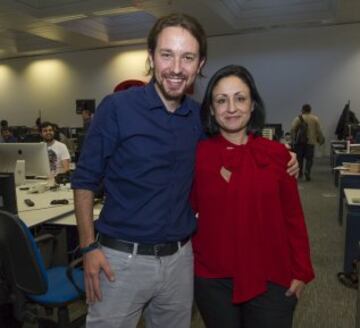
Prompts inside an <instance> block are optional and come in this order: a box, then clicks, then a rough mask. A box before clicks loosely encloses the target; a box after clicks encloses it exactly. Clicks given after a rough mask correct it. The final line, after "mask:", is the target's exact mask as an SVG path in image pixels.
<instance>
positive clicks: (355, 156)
mask: <svg viewBox="0 0 360 328" xmlns="http://www.w3.org/2000/svg"><path fill="white" fill-rule="evenodd" d="M359 161H360V154H359V153H347V152H346V151H343V150H335V151H334V166H333V168H335V167H337V166H341V165H342V163H343V162H359ZM334 173H335V174H334V184H335V186H336V187H337V186H338V179H339V172H338V171H337V170H335V172H334Z"/></svg>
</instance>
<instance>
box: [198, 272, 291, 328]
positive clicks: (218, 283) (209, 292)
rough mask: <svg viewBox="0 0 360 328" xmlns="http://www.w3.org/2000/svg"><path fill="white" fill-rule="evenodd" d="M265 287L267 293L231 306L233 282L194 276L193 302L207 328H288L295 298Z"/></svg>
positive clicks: (274, 286)
mask: <svg viewBox="0 0 360 328" xmlns="http://www.w3.org/2000/svg"><path fill="white" fill-rule="evenodd" d="M285 292H286V288H284V287H282V286H279V285H275V284H272V283H269V284H268V290H267V292H265V293H264V294H262V295H259V296H257V297H255V298H253V299H251V300H249V301H247V302H244V303H241V304H233V303H232V301H231V299H232V279H206V278H200V277H195V301H196V304H197V307H198V309H199V311H200V314H201V316H202V318H203V321H204V323H205V326H206V327H207V328H291V326H292V320H293V313H294V310H295V306H296V304H297V298H296V296H286V295H285Z"/></svg>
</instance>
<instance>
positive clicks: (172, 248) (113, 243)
mask: <svg viewBox="0 0 360 328" xmlns="http://www.w3.org/2000/svg"><path fill="white" fill-rule="evenodd" d="M189 239H190V238H189V237H187V238H185V239H184V240H181V241H179V242H178V241H174V242H169V243H164V244H155V245H152V244H139V243H132V242H128V241H123V240H120V239H116V238H112V237H108V236H106V235H103V234H99V242H100V244H101V245H103V246H105V247H109V248H112V249H116V250H118V251H121V252H126V253H134V249H135V247H136V245H137V250H136V252H135V254H138V255H152V256H169V255H173V254H175V253H176V252H177V251H178V250H179V248H180V247H182V246H184V245H185V244H186V243H187V242H188V241H189Z"/></svg>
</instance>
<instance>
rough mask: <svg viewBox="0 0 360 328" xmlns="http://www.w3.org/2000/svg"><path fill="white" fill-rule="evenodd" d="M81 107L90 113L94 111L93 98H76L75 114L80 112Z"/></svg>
mask: <svg viewBox="0 0 360 328" xmlns="http://www.w3.org/2000/svg"><path fill="white" fill-rule="evenodd" d="M83 109H87V110H88V111H90V112H91V113H94V112H95V99H77V100H76V114H81V111H82V110H83Z"/></svg>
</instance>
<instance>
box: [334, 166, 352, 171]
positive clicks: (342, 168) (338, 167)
mask: <svg viewBox="0 0 360 328" xmlns="http://www.w3.org/2000/svg"><path fill="white" fill-rule="evenodd" d="M333 170H338V171H340V170H349V168H348V167H346V166H336V167H334V168H333Z"/></svg>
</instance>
